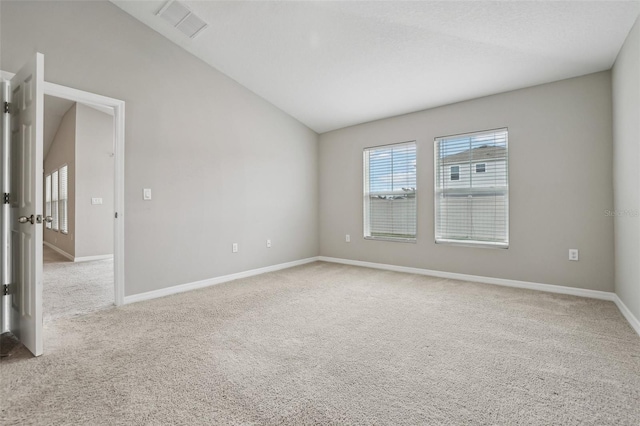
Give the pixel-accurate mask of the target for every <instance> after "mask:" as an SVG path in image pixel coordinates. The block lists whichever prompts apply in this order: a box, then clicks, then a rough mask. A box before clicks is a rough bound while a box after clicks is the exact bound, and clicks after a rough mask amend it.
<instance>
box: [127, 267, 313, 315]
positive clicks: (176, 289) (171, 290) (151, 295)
mask: <svg viewBox="0 0 640 426" xmlns="http://www.w3.org/2000/svg"><path fill="white" fill-rule="evenodd" d="M317 260H318V258H317V257H309V258H306V259H300V260H294V261H293V262H287V263H280V264H278V265H272V266H265V267H264V268H258V269H251V270H248V271H244V272H238V273H235V274H229V275H223V276H221V277H215V278H209V279H206V280H202V281H195V282H192V283H186V284H180V285H176V286H173V287H167V288H162V289H160V290H153V291H148V292H146V293H140V294H133V295H131V296H125V298H124V304H125V305H128V304H130V303H135V302H141V301H143V300H151V299H156V298H158V297H164V296H169V295H172V294H177V293H183V292H185V291H190V290H196V289H199V288H204V287H209V286H212V285H216V284H222V283H226V282H228V281H233V280H238V279H241V278H247V277H252V276H254V275H260V274H265V273H267V272H273V271H279V270H281V269H287V268H292V267H294V266H299V265H305V264H307V263H312V262H316V261H317Z"/></svg>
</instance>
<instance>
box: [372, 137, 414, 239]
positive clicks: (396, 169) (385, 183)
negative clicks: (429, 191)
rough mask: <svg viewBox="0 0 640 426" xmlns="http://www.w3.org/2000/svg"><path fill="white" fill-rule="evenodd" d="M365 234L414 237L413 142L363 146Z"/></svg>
mask: <svg viewBox="0 0 640 426" xmlns="http://www.w3.org/2000/svg"><path fill="white" fill-rule="evenodd" d="M363 157H364V237H365V238H370V239H387V240H400V241H415V238H416V144H415V142H408V143H402V144H395V145H386V146H381V147H375V148H366V149H365V150H364V152H363Z"/></svg>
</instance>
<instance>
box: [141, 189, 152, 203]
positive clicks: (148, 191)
mask: <svg viewBox="0 0 640 426" xmlns="http://www.w3.org/2000/svg"><path fill="white" fill-rule="evenodd" d="M142 199H143V200H145V201H146V200H150V199H151V188H144V189H143V190H142Z"/></svg>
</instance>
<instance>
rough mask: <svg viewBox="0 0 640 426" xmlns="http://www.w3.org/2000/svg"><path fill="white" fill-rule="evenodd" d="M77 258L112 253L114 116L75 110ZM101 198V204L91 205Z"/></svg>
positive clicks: (91, 109)
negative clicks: (93, 199)
mask: <svg viewBox="0 0 640 426" xmlns="http://www.w3.org/2000/svg"><path fill="white" fill-rule="evenodd" d="M76 111H77V112H76V165H77V167H76V223H75V227H76V233H75V238H76V257H87V256H100V255H109V254H113V221H114V215H113V213H114V204H113V201H114V198H113V188H114V157H112V154H113V117H112V116H110V115H107V114H105V113H103V112H100V111H97V110H95V109H93V108H90V107H88V106H85V105H82V104H77V107H76ZM92 198H102V204H96V205H93V204H91V199H92Z"/></svg>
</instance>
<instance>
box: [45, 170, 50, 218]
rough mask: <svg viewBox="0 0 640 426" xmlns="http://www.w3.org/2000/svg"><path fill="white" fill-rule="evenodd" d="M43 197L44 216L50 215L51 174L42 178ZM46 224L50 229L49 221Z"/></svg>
mask: <svg viewBox="0 0 640 426" xmlns="http://www.w3.org/2000/svg"><path fill="white" fill-rule="evenodd" d="M44 193H45V195H44V198H45V216H51V175H47V177H46V178H45V180H44ZM46 226H47V228H48V229H51V222H47V223H46Z"/></svg>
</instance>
